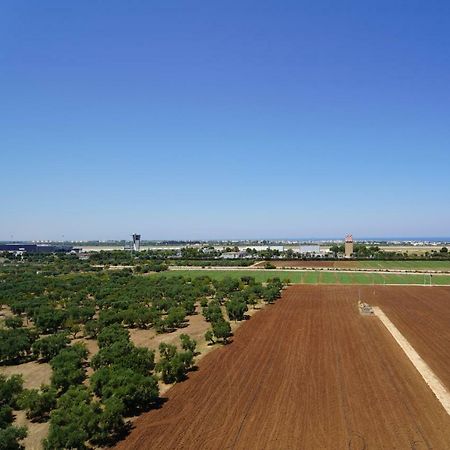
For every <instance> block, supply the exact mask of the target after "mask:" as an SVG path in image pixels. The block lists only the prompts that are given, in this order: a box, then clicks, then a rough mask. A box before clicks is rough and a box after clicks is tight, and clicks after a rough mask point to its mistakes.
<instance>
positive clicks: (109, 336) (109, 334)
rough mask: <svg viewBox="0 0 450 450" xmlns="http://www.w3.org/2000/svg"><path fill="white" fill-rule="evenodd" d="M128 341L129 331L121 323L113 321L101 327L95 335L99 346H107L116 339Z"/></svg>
mask: <svg viewBox="0 0 450 450" xmlns="http://www.w3.org/2000/svg"><path fill="white" fill-rule="evenodd" d="M121 340H124V341H129V340H130V333H129V332H128V330H126V329H125V328H124V327H123V326H122V325H119V324H118V323H114V324H112V325H108V326H107V327H105V328H103V329H102V330H101V331H100V333H99V334H98V336H97V341H98V345H99V347H100V348H103V347H107V346H109V345H111V344H113V343H114V342H117V341H121Z"/></svg>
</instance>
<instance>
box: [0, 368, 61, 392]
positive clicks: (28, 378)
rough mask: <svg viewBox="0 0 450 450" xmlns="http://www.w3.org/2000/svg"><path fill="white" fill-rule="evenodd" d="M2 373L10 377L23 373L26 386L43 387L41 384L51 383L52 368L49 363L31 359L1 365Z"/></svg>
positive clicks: (27, 387)
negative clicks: (9, 364) (14, 363)
mask: <svg viewBox="0 0 450 450" xmlns="http://www.w3.org/2000/svg"><path fill="white" fill-rule="evenodd" d="M0 373H3V374H4V375H6V376H8V377H9V376H11V375H14V374H21V375H23V387H24V388H26V389H38V388H40V387H41V384H50V378H51V376H52V368H51V367H50V364H48V363H39V362H37V361H30V362H27V363H24V364H18V365H15V366H2V367H0Z"/></svg>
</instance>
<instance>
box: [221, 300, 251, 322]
mask: <svg viewBox="0 0 450 450" xmlns="http://www.w3.org/2000/svg"><path fill="white" fill-rule="evenodd" d="M225 305H226V308H227V313H228V317H229V318H230V320H244V317H245V313H246V312H247V311H248V307H247V303H245V301H242V300H239V299H237V298H233V299H231V300H229V301H228V302H227V303H226V304H225Z"/></svg>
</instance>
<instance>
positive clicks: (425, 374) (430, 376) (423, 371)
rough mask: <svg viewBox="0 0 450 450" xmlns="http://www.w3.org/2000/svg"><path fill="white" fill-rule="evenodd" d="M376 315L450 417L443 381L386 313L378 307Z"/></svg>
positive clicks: (447, 394) (449, 399)
mask: <svg viewBox="0 0 450 450" xmlns="http://www.w3.org/2000/svg"><path fill="white" fill-rule="evenodd" d="M373 310H374V312H375V315H376V316H378V317H379V319H380V320H381V321H382V322H383V324H384V325H385V327H386V328H387V329H388V330H389V333H391V334H392V337H393V338H394V339H395V340H396V341H397V343H398V345H400V347H401V348H402V350H403V351H404V352H405V354H406V356H407V357H408V358H409V360H410V361H411V362H412V363H413V364H414V367H415V368H416V369H417V370H418V372H419V373H420V375H421V376H422V378H423V379H424V380H425V382H426V383H427V384H428V386H430V388H431V390H432V391H433V393H434V395H436V397H437V398H438V400H439V401H440V402H441V404H442V406H443V407H444V409H445V410H446V411H447V414H448V415H450V393H449V392H448V391H447V389H446V388H445V386H444V385H443V384H442V382H441V380H440V379H439V378H438V377H437V376H436V375H435V374H434V372H433V371H432V370H431V368H430V367H429V366H428V364H427V363H426V362H425V361H424V360H423V359H422V358H421V357H420V355H419V354H418V353H417V352H416V351H415V350H414V348H413V347H412V346H411V344H410V343H409V342H408V341H407V340H406V338H405V337H404V336H403V335H402V334H401V333H400V331H399V330H398V329H397V327H396V326H395V325H394V324H393V323H392V322H391V321H390V320H389V318H388V317H387V316H386V314H384V312H383V311H382V310H381V308H379V307H378V306H374V308H373Z"/></svg>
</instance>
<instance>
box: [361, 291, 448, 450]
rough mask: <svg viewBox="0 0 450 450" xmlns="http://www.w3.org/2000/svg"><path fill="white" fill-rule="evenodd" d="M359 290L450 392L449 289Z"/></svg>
mask: <svg viewBox="0 0 450 450" xmlns="http://www.w3.org/2000/svg"><path fill="white" fill-rule="evenodd" d="M360 292H361V293H362V294H361V295H362V296H363V297H364V301H366V302H368V303H371V304H374V305H378V306H381V308H382V309H383V311H384V312H385V314H386V315H387V316H388V317H389V319H390V320H391V321H392V322H393V323H394V324H395V326H396V327H397V328H398V329H399V330H400V332H401V333H402V334H403V335H404V336H405V338H406V339H407V340H408V341H409V343H410V344H411V345H412V346H413V347H414V349H415V350H416V351H417V352H418V353H419V355H420V356H421V357H422V358H423V359H424V360H425V361H426V362H427V364H428V365H429V366H430V367H431V369H432V370H433V372H434V373H435V374H436V375H437V376H438V377H439V378H440V379H441V381H442V382H443V383H444V384H445V385H446V386H447V389H448V390H449V391H450V288H448V287H433V288H430V287H426V286H425V287H404V286H393V287H389V288H387V289H386V288H383V287H382V286H379V287H377V288H376V289H374V288H373V287H369V286H365V287H361V291H360ZM449 449H450V444H449Z"/></svg>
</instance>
